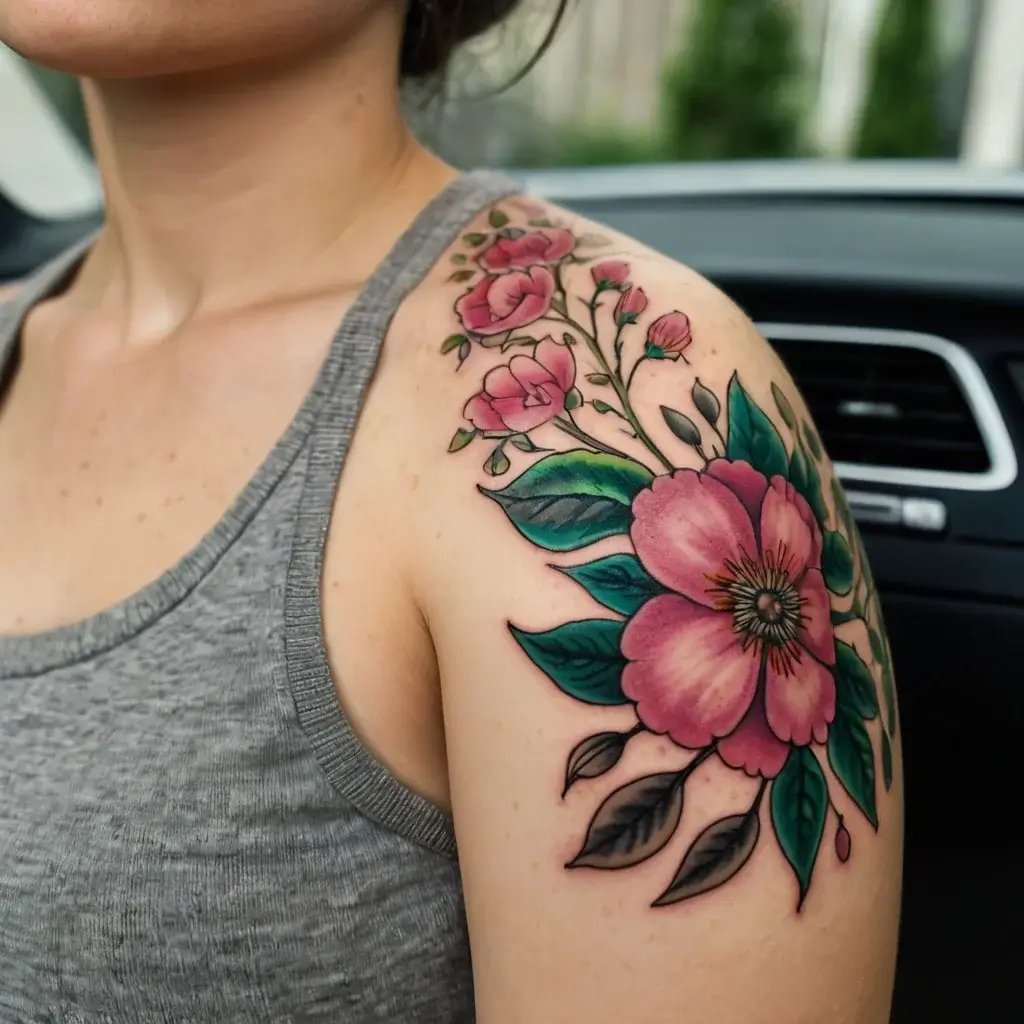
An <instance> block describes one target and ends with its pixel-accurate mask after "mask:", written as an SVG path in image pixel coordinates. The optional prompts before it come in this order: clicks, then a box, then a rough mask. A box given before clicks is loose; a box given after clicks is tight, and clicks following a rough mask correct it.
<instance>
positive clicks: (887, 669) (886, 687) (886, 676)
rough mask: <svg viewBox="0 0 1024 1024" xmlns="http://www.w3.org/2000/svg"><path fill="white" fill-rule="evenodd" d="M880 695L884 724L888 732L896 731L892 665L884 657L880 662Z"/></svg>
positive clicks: (894, 685)
mask: <svg viewBox="0 0 1024 1024" xmlns="http://www.w3.org/2000/svg"><path fill="white" fill-rule="evenodd" d="M882 697H883V698H884V699H885V717H886V724H887V725H888V726H889V732H892V733H894V732H896V684H895V683H894V682H893V678H892V665H891V664H890V662H889V660H888V659H886V660H885V661H884V662H882Z"/></svg>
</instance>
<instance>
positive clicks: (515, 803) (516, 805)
mask: <svg viewBox="0 0 1024 1024" xmlns="http://www.w3.org/2000/svg"><path fill="white" fill-rule="evenodd" d="M512 810H513V811H518V810H519V801H518V800H513V801H512Z"/></svg>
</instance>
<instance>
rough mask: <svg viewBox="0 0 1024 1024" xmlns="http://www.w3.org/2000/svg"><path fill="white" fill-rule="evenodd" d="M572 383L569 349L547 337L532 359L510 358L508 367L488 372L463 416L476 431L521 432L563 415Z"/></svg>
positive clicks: (573, 366) (573, 363) (573, 367)
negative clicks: (481, 387) (480, 389)
mask: <svg viewBox="0 0 1024 1024" xmlns="http://www.w3.org/2000/svg"><path fill="white" fill-rule="evenodd" d="M575 381H576V360H575V359H574V358H573V355H572V349H570V348H569V347H568V345H560V344H558V342H556V341H555V340H554V339H553V338H551V337H547V338H545V339H544V340H543V341H540V342H538V343H537V347H536V348H535V349H534V350H533V355H532V356H526V355H518V356H513V357H512V359H511V360H510V361H509V363H508V365H507V366H496V367H495V368H494V369H493V370H491V371H490V372H489V373H488V374H487V376H486V377H484V387H483V391H481V392H480V393H479V394H477V395H474V396H473V397H472V398H471V399H470V400H469V402H468V403H467V404H466V408H465V412H464V415H465V417H466V419H467V420H469V421H470V423H472V424H473V426H474V427H476V429H477V430H511V431H512V432H513V433H517V434H519V433H523V432H525V431H527V430H532V429H533V428H534V427H539V426H540V425H541V424H542V423H547V421H548V420H550V419H553V418H554V417H555V416H557V415H558V414H559V413H561V412H564V411H565V396H566V394H567V393H568V392H569V391H571V390H572V387H573V384H574V383H575Z"/></svg>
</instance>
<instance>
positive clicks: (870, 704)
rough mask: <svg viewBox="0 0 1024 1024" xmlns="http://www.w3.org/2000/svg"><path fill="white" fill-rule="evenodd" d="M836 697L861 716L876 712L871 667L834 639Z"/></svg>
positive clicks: (871, 715) (875, 693) (875, 713)
mask: <svg viewBox="0 0 1024 1024" xmlns="http://www.w3.org/2000/svg"><path fill="white" fill-rule="evenodd" d="M836 699H837V701H838V702H839V703H840V704H845V705H846V706H847V707H849V708H853V710H854V711H856V712H857V714H858V715H860V717H861V718H874V717H875V716H876V715H877V714H878V694H877V692H876V691H875V680H874V678H873V677H872V675H871V669H869V668H868V667H867V665H865V664H864V662H863V661H862V660H861V657H860V655H859V654H858V653H857V652H856V651H855V650H854V649H853V648H852V647H851V646H850V645H849V644H844V643H843V641H842V640H837V641H836Z"/></svg>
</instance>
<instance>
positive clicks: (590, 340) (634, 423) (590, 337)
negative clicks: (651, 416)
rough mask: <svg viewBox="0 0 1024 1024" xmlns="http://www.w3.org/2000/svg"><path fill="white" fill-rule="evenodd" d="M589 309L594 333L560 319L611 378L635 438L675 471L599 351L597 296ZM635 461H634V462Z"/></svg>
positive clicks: (565, 317)
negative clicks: (575, 334) (574, 332)
mask: <svg viewBox="0 0 1024 1024" xmlns="http://www.w3.org/2000/svg"><path fill="white" fill-rule="evenodd" d="M562 298H563V299H565V292H564V290H563V292H562ZM587 305H588V307H589V309H590V318H591V321H592V323H593V325H594V333H593V334H591V332H590V331H588V330H587V329H586V328H585V327H584V326H583V325H582V324H581V323H580V322H579V321H578V320H574V319H573V318H572V317H571V316H569V314H568V313H565V314H562V319H563V320H564V321H565V322H566V323H567V324H568V325H569V326H570V327H572V328H574V329H575V330H576V331H577V332H578V333H579V335H580V337H581V338H583V340H584V341H585V342H586V343H587V348H589V349H590V351H591V352H592V353H593V355H594V358H595V359H596V360H597V362H598V365H599V366H600V367H601V370H602V372H603V373H604V374H605V375H606V376H608V377H610V378H611V384H612V387H613V388H614V389H615V394H616V395H617V396H618V399H619V401H620V402H621V403H622V411H623V412H624V413H625V414H626V419H627V420H629V425H630V426H631V427H632V428H633V429H634V430H635V431H636V436H637V438H638V439H639V440H640V441H641V442H642V443H643V444H644V445H645V446H646V447H647V450H648V451H649V452H650V453H651V454H652V455H653V456H654V457H655V458H656V459H657V460H658V461H659V462H660V463H661V464H662V465H663V466H664V467H665V469H667V470H668V471H669V472H670V473H671V472H673V471H674V470H675V468H676V467H675V466H673V465H672V463H671V462H669V460H668V459H667V458H666V457H665V454H664V452H662V450H661V449H660V448H659V447H658V446H657V445H656V444H655V443H654V442H653V441H652V440H651V438H650V437H649V436H648V434H647V431H646V430H644V428H643V427H642V426H641V424H640V421H639V420H638V419H637V417H636V413H635V412H633V406H632V405H631V404H630V401H629V394H628V391H627V389H626V385H625V384H623V382H622V376H621V374H618V373H615V372H614V371H613V370H612V368H611V366H610V365H609V364H608V360H607V359H606V358H605V355H604V352H602V351H601V346H600V345H599V344H598V341H597V333H596V332H597V296H596V295H595V296H594V298H593V299H591V300H590V302H588V303H587ZM634 461H635V460H634Z"/></svg>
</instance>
